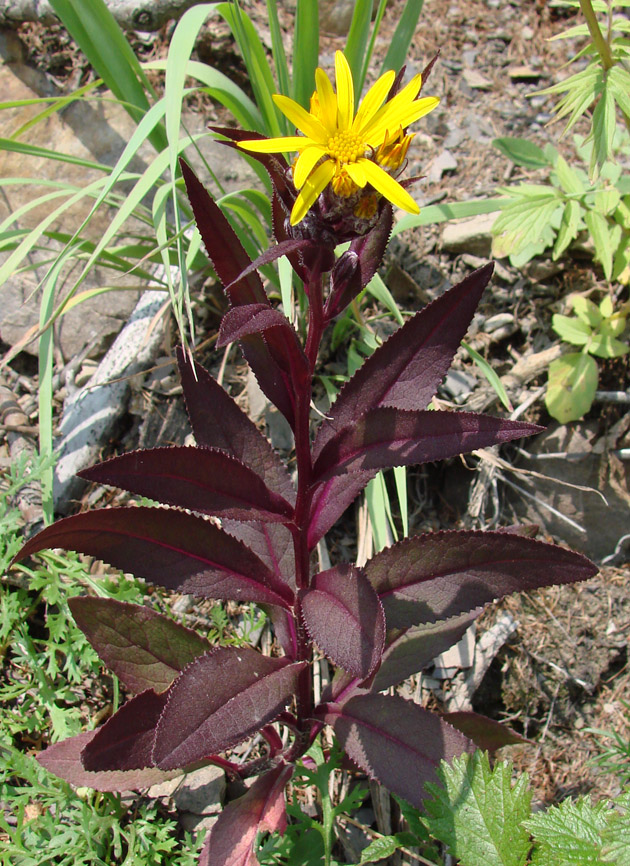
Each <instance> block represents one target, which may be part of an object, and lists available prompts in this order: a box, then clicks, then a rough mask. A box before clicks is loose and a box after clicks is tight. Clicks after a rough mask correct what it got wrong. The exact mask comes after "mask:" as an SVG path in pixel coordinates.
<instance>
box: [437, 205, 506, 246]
mask: <svg viewBox="0 0 630 866" xmlns="http://www.w3.org/2000/svg"><path fill="white" fill-rule="evenodd" d="M496 217H497V215H496V214H494V213H489V214H480V215H479V216H475V217H472V218H471V219H467V220H461V221H460V222H452V223H448V224H447V225H446V226H445V228H444V231H443V232H442V248H443V249H444V250H445V251H446V252H449V253H472V254H473V255H478V256H488V255H490V247H491V245H492V233H491V229H492V225H493V223H494V221H495V219H496Z"/></svg>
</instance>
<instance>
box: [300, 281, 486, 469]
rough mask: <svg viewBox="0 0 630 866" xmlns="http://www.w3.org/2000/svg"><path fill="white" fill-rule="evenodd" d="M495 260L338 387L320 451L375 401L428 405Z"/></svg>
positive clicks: (417, 318)
mask: <svg viewBox="0 0 630 866" xmlns="http://www.w3.org/2000/svg"><path fill="white" fill-rule="evenodd" d="M492 270H493V265H491V264H490V265H486V266H485V267H483V268H480V269H479V270H478V271H475V272H474V273H473V274H471V275H470V276H469V277H466V279H465V280H463V281H462V282H461V283H458V285H456V286H454V287H453V288H452V289H450V291H448V292H445V294H443V295H442V296H441V297H440V298H438V299H437V300H436V301H433V303H432V304H429V306H428V307H425V308H424V310H421V311H420V312H419V313H417V314H416V315H415V316H414V317H413V318H412V319H409V321H408V322H406V323H405V324H404V325H403V326H402V328H400V329H399V330H398V331H396V333H395V334H393V335H392V336H391V337H390V338H389V340H387V342H386V343H384V344H383V345H382V346H381V347H380V348H379V349H377V350H376V352H374V354H373V355H371V356H370V357H369V358H368V359H367V360H366V361H365V363H364V364H363V366H362V367H360V368H359V369H358V370H357V372H356V373H355V374H354V376H353V377H352V378H351V379H350V381H349V382H348V383H347V384H346V385H345V386H344V387H343V388H342V389H341V391H340V393H339V396H338V397H337V399H336V400H335V402H334V404H333V406H332V407H331V409H330V411H329V413H328V415H329V416H330V420H326V421H324V422H323V423H322V425H321V427H320V428H319V431H318V434H317V438H316V440H315V445H314V454H315V457H318V456H319V454H320V453H321V451H322V449H323V448H324V446H325V445H326V443H327V442H329V441H330V439H332V438H333V437H334V436H335V434H337V433H339V431H341V430H343V428H344V427H351V426H352V425H353V424H354V423H355V421H356V420H357V418H358V417H359V416H360V415H361V414H363V413H364V412H366V411H368V410H369V409H375V408H376V407H378V406H391V407H394V408H396V409H411V410H414V411H416V410H419V409H426V407H427V406H428V405H429V401H430V400H431V398H432V397H433V395H434V394H435V392H436V391H437V387H438V385H439V384H440V382H441V381H442V379H443V378H444V376H445V375H446V373H447V372H448V368H449V367H450V364H451V361H452V360H453V356H454V354H455V352H456V351H457V349H458V347H459V344H460V343H461V341H462V338H463V337H464V334H465V333H466V330H467V329H468V325H469V324H470V322H471V320H472V317H473V315H474V312H475V310H476V308H477V304H478V303H479V300H480V298H481V295H482V293H483V290H484V288H485V287H486V285H487V284H488V282H489V280H490V277H491V275H492Z"/></svg>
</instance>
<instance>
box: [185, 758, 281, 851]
mask: <svg viewBox="0 0 630 866" xmlns="http://www.w3.org/2000/svg"><path fill="white" fill-rule="evenodd" d="M292 774H293V766H291V765H288V764H285V763H281V764H279V765H278V766H277V767H274V769H273V770H269V772H268V773H265V774H264V776H259V777H258V779H256V781H255V782H254V784H253V785H252V786H251V788H250V789H249V790H248V791H247V793H246V794H243V796H242V797H239V798H238V800H232V802H231V803H228V805H227V806H226V807H225V809H224V810H223V811H222V812H221V814H220V815H219V818H218V820H217V822H216V824H215V825H214V826H213V827H212V830H211V831H210V836H209V838H208V839H207V841H206V843H205V845H204V847H203V850H202V852H201V857H200V858H199V866H257V864H258V858H257V857H256V854H255V853H254V846H255V842H256V837H257V835H258V834H259V833H264V832H269V833H273V832H277V833H280V834H281V835H283V834H284V831H285V830H286V827H287V818H286V808H285V788H286V786H287V784H288V782H289V780H290V779H291V776H292Z"/></svg>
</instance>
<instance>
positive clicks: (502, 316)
mask: <svg viewBox="0 0 630 866" xmlns="http://www.w3.org/2000/svg"><path fill="white" fill-rule="evenodd" d="M513 324H514V316H513V315H512V313H497V314H496V315H495V316H490V318H489V319H486V321H485V322H484V323H483V330H484V331H485V332H486V334H492V333H493V332H494V331H498V330H499V328H505V327H506V325H513Z"/></svg>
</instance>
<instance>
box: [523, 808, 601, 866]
mask: <svg viewBox="0 0 630 866" xmlns="http://www.w3.org/2000/svg"><path fill="white" fill-rule="evenodd" d="M607 812H608V806H607V804H606V803H605V802H602V803H599V804H597V805H596V806H593V805H592V804H591V802H590V800H589V799H588V798H584V799H580V800H578V801H577V802H575V803H574V802H572V801H571V800H564V801H563V802H562V803H561V804H560V805H559V806H552V807H551V808H549V809H547V811H546V812H538V813H537V814H536V815H532V816H531V818H529V820H527V821H525V827H526V828H527V829H528V830H529V831H530V833H531V834H532V836H533V837H534V840H535V842H536V856H535V858H534V860H533V862H534V863H538V864H543V863H545V864H546V866H556V864H557V866H560V864H562V866H570V864H576V866H591V864H592V866H599V864H600V863H601V859H600V856H599V855H600V852H601V840H600V835H599V834H600V831H601V830H603V829H604V828H605V826H606V813H607Z"/></svg>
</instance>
